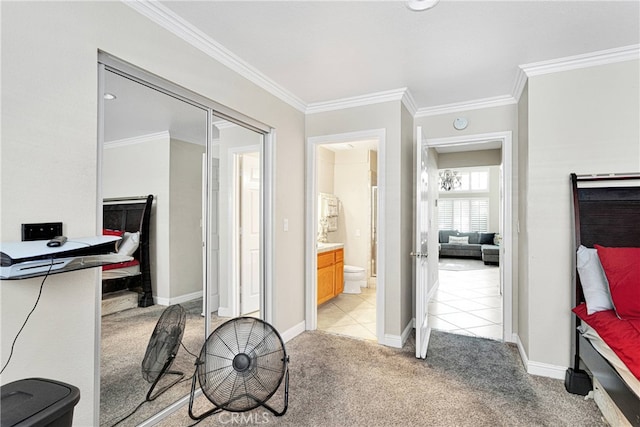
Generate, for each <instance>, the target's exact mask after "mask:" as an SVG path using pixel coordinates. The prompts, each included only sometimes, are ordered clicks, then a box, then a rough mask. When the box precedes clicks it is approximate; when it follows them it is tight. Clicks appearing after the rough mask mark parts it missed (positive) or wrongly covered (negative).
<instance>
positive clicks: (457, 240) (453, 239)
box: [449, 236, 469, 245]
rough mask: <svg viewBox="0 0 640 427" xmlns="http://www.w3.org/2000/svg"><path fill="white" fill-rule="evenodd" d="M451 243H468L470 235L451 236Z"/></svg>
mask: <svg viewBox="0 0 640 427" xmlns="http://www.w3.org/2000/svg"><path fill="white" fill-rule="evenodd" d="M449 243H453V244H456V245H468V244H469V236H449Z"/></svg>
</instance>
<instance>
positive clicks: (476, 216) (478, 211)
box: [438, 198, 489, 232]
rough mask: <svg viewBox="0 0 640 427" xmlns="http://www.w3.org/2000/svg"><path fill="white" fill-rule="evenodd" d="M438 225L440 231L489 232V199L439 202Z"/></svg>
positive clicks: (443, 200)
mask: <svg viewBox="0 0 640 427" xmlns="http://www.w3.org/2000/svg"><path fill="white" fill-rule="evenodd" d="M438 225H439V228H440V230H458V231H462V232H467V231H488V230H489V199H488V198H469V199H440V200H438Z"/></svg>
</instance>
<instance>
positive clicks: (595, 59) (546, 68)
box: [520, 44, 640, 77]
mask: <svg viewBox="0 0 640 427" xmlns="http://www.w3.org/2000/svg"><path fill="white" fill-rule="evenodd" d="M634 59H640V44H635V45H631V46H623V47H618V48H614V49H607V50H600V51H597V52H591V53H585V54H581V55H574V56H567V57H564V58H559V59H552V60H549V61H540V62H533V63H531V64H524V65H521V66H520V69H522V70H523V71H524V73H525V74H526V75H527V77H532V76H540V75H543V74H550V73H558V72H561V71H570V70H577V69H580V68H587V67H594V66H597V65H606V64H613V63H616V62H623V61H631V60H634Z"/></svg>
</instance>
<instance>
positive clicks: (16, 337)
mask: <svg viewBox="0 0 640 427" xmlns="http://www.w3.org/2000/svg"><path fill="white" fill-rule="evenodd" d="M51 268H53V258H51V264H50V265H49V269H48V270H47V274H45V276H44V278H43V279H42V283H40V290H39V291H38V298H36V302H35V304H34V305H33V308H32V309H31V311H30V312H29V314H27V318H26V319H24V323H23V324H22V326H21V327H20V330H19V331H18V333H17V334H16V336H15V338H14V339H13V342H12V343H11V351H10V352H9V358H8V359H7V362H6V363H5V364H4V366H3V367H2V370H0V375H2V373H3V372H4V370H5V369H7V366H9V362H10V361H11V357H12V356H13V349H14V348H15V345H16V341H18V337H19V336H20V333H22V330H23V329H24V327H25V326H26V325H27V322H28V321H29V318H30V317H31V315H32V314H33V312H34V311H35V310H36V307H37V306H38V302H40V297H41V296H42V289H43V287H44V282H45V281H46V280H47V277H49V273H51Z"/></svg>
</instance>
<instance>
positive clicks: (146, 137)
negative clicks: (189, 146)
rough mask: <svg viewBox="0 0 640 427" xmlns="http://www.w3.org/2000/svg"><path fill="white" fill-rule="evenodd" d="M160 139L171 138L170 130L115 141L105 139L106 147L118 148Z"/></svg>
mask: <svg viewBox="0 0 640 427" xmlns="http://www.w3.org/2000/svg"><path fill="white" fill-rule="evenodd" d="M159 139H171V135H169V131H166V130H165V131H162V132H156V133H150V134H147V135H140V136H132V137H130V138H123V139H116V140H114V141H105V142H104V148H105V149H109V148H118V147H125V146H127V145H136V144H142V143H143V142H150V141H157V140H159Z"/></svg>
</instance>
